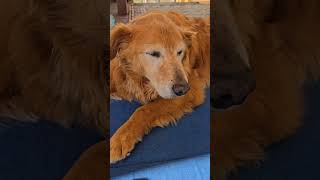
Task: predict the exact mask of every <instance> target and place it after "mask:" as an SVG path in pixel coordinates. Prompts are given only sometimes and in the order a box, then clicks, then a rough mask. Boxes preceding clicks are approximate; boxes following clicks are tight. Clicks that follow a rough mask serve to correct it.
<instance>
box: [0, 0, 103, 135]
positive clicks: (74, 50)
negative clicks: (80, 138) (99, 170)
mask: <svg viewBox="0 0 320 180" xmlns="http://www.w3.org/2000/svg"><path fill="white" fill-rule="evenodd" d="M104 7H105V8H104ZM106 7H107V2H106V1H105V0H93V1H92V0H82V1H78V0H13V1H12V0H3V1H1V2H0V29H1V32H0V64H1V65H0V115H1V116H7V117H10V118H13V119H16V120H20V121H22V120H24V121H28V122H30V121H32V122H34V121H37V120H40V119H45V120H48V121H52V122H56V123H59V124H61V125H63V126H65V127H71V126H73V125H79V124H80V125H83V126H85V127H91V128H95V129H99V130H101V131H104V133H106V132H107V127H108V123H107V110H108V102H107V101H108V92H107V78H106V75H105V74H106V73H107V68H106V66H107V64H106V62H107V61H106V59H103V56H104V54H105V55H106V52H105V48H106V44H107V41H106V38H105V37H106V35H105V32H106V30H107V28H108V26H107V24H106V18H102V17H103V16H104V15H103V14H104V13H105V11H106Z"/></svg>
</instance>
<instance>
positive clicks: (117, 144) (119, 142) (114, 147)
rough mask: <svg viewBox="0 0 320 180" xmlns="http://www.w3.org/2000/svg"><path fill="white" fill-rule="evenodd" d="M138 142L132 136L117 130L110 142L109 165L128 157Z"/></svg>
mask: <svg viewBox="0 0 320 180" xmlns="http://www.w3.org/2000/svg"><path fill="white" fill-rule="evenodd" d="M138 141H139V139H138V138H135V136H134V134H130V133H129V132H128V131H127V132H126V131H123V129H119V130H118V131H117V132H116V133H115V134H114V135H113V136H112V137H111V140H110V164H112V163H116V162H117V161H120V160H122V159H124V158H126V157H127V156H129V155H130V152H131V151H132V150H133V148H134V145H135V143H136V142H138Z"/></svg>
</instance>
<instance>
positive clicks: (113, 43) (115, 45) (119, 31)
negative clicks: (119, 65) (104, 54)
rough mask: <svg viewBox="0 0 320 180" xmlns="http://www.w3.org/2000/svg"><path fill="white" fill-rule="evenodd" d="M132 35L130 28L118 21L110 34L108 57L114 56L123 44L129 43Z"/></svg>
mask: <svg viewBox="0 0 320 180" xmlns="http://www.w3.org/2000/svg"><path fill="white" fill-rule="evenodd" d="M131 35H132V31H131V29H130V28H129V27H128V26H127V25H125V24H123V23H119V24H117V25H115V26H114V27H113V29H112V30H111V34H110V59H111V60H112V59H113V58H115V56H116V55H117V53H119V52H120V51H121V49H123V48H124V45H126V44H127V43H129V41H130V38H131Z"/></svg>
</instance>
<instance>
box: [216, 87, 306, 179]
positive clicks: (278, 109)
mask: <svg viewBox="0 0 320 180" xmlns="http://www.w3.org/2000/svg"><path fill="white" fill-rule="evenodd" d="M281 89H284V88H283V87H280V88H279V89H276V90H274V89H270V91H266V90H265V91H263V92H261V91H259V93H258V91H256V92H253V93H252V94H251V95H250V96H249V97H248V99H247V101H246V102H245V103H244V104H242V105H240V106H237V107H233V108H230V109H227V110H224V111H217V112H213V114H212V118H213V119H212V133H213V135H212V140H213V143H212V147H211V149H212V153H213V160H212V162H213V166H211V168H212V173H213V176H214V177H215V179H216V180H221V179H225V178H226V177H227V175H228V174H230V173H231V172H234V171H235V170H236V168H238V167H241V166H256V165H259V163H260V161H261V160H263V158H264V157H263V154H264V148H265V147H266V146H268V145H270V144H272V143H275V142H279V141H281V140H282V139H284V138H287V137H288V136H289V135H291V134H293V133H294V132H295V131H296V129H297V128H298V127H299V125H300V121H301V118H302V115H303V106H302V104H301V99H300V96H299V94H298V93H297V92H296V91H294V90H291V91H285V90H282V91H281ZM292 89H293V88H292Z"/></svg>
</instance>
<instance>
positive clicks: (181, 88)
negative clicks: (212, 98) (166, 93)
mask: <svg viewBox="0 0 320 180" xmlns="http://www.w3.org/2000/svg"><path fill="white" fill-rule="evenodd" d="M189 89H190V87H189V85H188V84H174V85H173V86H172V90H173V92H174V94H176V95H177V96H182V95H185V94H186V93H187V92H188V91H189Z"/></svg>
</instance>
